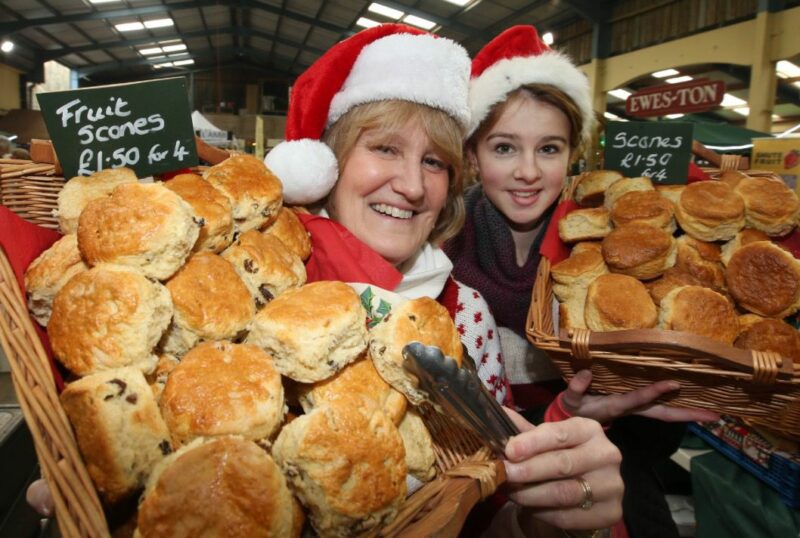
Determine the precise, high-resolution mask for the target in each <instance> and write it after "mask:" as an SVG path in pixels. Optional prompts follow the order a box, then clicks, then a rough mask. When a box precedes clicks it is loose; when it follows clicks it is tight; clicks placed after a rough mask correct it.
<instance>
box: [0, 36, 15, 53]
mask: <svg viewBox="0 0 800 538" xmlns="http://www.w3.org/2000/svg"><path fill="white" fill-rule="evenodd" d="M0 50H2V51H3V52H11V51H12V50H14V43H13V42H11V41H9V40H7V39H6V40H5V41H3V43H2V45H0Z"/></svg>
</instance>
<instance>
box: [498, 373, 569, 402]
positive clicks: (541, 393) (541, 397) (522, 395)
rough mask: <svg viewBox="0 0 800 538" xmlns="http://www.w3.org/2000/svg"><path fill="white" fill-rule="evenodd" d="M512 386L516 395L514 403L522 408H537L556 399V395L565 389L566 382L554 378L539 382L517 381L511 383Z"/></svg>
mask: <svg viewBox="0 0 800 538" xmlns="http://www.w3.org/2000/svg"><path fill="white" fill-rule="evenodd" d="M510 388H511V393H512V394H513V395H514V403H515V404H516V405H517V406H518V407H519V408H520V409H536V408H542V407H544V406H546V405H548V404H550V403H551V402H552V401H553V400H555V399H556V396H558V394H559V393H560V392H561V391H562V390H564V382H563V381H562V380H561V379H554V380H552V381H539V382H537V383H517V384H515V385H510Z"/></svg>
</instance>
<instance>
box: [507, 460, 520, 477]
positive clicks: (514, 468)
mask: <svg viewBox="0 0 800 538" xmlns="http://www.w3.org/2000/svg"><path fill="white" fill-rule="evenodd" d="M503 463H504V464H505V466H506V479H507V480H508V481H509V482H516V480H515V479H514V477H515V476H516V474H517V473H518V472H519V470H518V467H519V465H517V464H516V463H511V462H510V461H508V460H506V461H504V462H503Z"/></svg>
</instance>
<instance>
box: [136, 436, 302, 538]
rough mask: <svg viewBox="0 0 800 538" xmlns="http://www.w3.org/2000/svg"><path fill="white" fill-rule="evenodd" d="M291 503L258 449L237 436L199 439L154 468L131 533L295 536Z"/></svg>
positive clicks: (147, 536) (178, 537) (297, 526)
mask: <svg viewBox="0 0 800 538" xmlns="http://www.w3.org/2000/svg"><path fill="white" fill-rule="evenodd" d="M295 504H296V501H295V500H294V499H293V497H292V494H291V492H290V491H289V488H288V487H287V484H286V479H285V478H284V476H283V474H282V473H281V470H280V468H279V467H278V465H276V463H275V461H274V460H273V459H272V458H271V457H270V455H269V454H268V453H267V452H266V451H265V450H264V449H263V448H261V447H260V446H258V445H256V444H255V443H253V442H252V441H247V440H244V439H241V438H238V437H222V438H218V439H212V440H200V439H198V440H197V441H195V442H193V443H191V444H190V445H187V446H185V447H183V448H181V449H180V450H179V451H177V452H176V453H175V454H173V455H171V456H170V457H169V458H167V459H165V460H164V462H162V463H161V464H160V465H159V466H158V467H157V468H156V470H155V471H154V472H153V475H152V476H151V478H150V480H148V482H147V489H146V491H145V495H144V499H143V501H142V502H141V504H140V505H139V514H138V520H137V522H138V527H137V529H136V532H135V533H134V537H139V538H166V537H170V538H199V537H203V538H204V537H209V538H211V537H215V538H216V537H227V536H242V537H273V536H274V537H287V538H299V536H300V531H301V528H302V520H300V521H298V520H297V518H296V512H295V510H294V507H295Z"/></svg>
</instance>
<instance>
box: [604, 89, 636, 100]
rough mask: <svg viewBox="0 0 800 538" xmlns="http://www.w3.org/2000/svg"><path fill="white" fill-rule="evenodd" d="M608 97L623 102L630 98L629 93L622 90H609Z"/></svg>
mask: <svg viewBox="0 0 800 538" xmlns="http://www.w3.org/2000/svg"><path fill="white" fill-rule="evenodd" d="M608 95H613V96H614V97H616V98H617V99H622V100H623V101H624V100H625V99H627V98H628V97H630V96H631V92H629V91H627V90H623V89H622V88H619V89H616V90H611V91H610V92H608Z"/></svg>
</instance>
